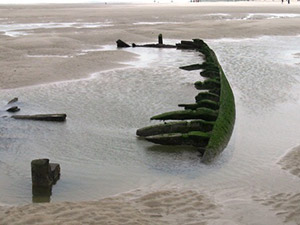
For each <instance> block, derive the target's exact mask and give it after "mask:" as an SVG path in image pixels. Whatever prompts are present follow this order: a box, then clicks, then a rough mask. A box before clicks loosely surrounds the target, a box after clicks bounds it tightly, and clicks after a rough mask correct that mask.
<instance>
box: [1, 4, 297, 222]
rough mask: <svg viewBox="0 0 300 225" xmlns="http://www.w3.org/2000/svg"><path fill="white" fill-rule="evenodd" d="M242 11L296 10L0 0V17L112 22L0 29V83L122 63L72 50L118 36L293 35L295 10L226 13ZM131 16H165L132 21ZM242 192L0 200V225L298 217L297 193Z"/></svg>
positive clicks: (67, 75) (292, 156)
mask: <svg viewBox="0 0 300 225" xmlns="http://www.w3.org/2000/svg"><path fill="white" fill-rule="evenodd" d="M248 13H263V14H265V13H269V14H270V13H272V14H286V13H293V14H299V13H300V4H299V3H296V2H294V1H292V4H291V5H287V4H286V3H285V4H284V5H282V4H281V3H280V2H242V3H235V2H234V3H200V4H186V5H162V4H161V5H158V4H155V5H147V6H144V5H143V6H142V5H102V4H99V5H55V6H53V5H39V6H38V5H37V6H0V15H1V16H0V17H1V18H0V19H1V20H0V22H3V21H8V22H13V23H18V24H23V23H47V22H56V23H66V22H74V21H77V22H78V23H97V22H109V23H111V25H112V26H107V27H102V28H86V29H85V28H81V29H79V28H72V27H71V28H70V27H69V28H54V29H42V28H40V29H35V30H30V31H27V32H29V33H30V34H29V35H25V36H19V37H10V36H7V35H4V34H3V33H2V35H0V59H1V60H0V68H1V71H0V81H1V83H0V88H2V89H3V88H18V87H22V86H27V85H36V84H41V83H48V82H55V81H61V80H68V79H79V78H85V77H89V76H90V74H91V73H94V72H97V71H101V70H107V69H111V68H116V67H118V66H124V62H127V61H130V60H134V58H135V57H136V56H135V55H133V54H129V53H128V52H124V51H96V52H93V53H89V54H87V55H82V54H80V53H82V50H84V49H96V48H99V46H101V45H104V44H110V45H112V44H114V43H115V40H116V39H118V38H121V39H123V40H124V41H127V42H129V43H131V42H150V41H155V40H156V36H157V34H159V33H163V35H164V37H165V38H168V39H191V38H203V39H214V38H246V37H257V36H262V35H299V30H300V18H299V17H295V18H293V17H291V18H281V19H264V18H258V19H248V20H243V19H232V18H233V17H237V18H240V17H242V16H244V15H247V14H248ZM204 14H213V15H205V16H204ZM223 14H231V16H230V17H229V18H231V19H229V20H225V19H224V18H221V17H222V15H223ZM218 17H220V18H219V19H218ZM137 22H165V23H158V24H154V25H147V24H144V25H142V24H140V25H133V24H134V23H137ZM168 22H176V23H169V24H168ZM28 55H30V56H40V55H44V56H47V57H28ZM51 56H52V57H51ZM58 56H60V57H58ZM297 159H299V147H298V148H295V149H294V150H293V151H292V152H291V153H289V154H287V155H286V156H285V157H284V158H283V159H282V160H281V161H280V162H279V163H280V165H282V167H283V169H287V170H288V171H290V172H291V173H292V174H294V175H296V176H298V177H299V171H300V167H299V161H298V160H297ZM274 167H276V165H275V163H274ZM298 177H295V178H296V179H298ZM243 191H244V192H247V191H246V190H243ZM248 196H251V197H248V198H244V197H243V198H236V199H233V198H232V194H231V195H230V194H228V195H226V194H225V196H223V197H222V198H219V199H218V197H217V196H214V195H213V194H212V193H209V192H208V193H205V192H204V191H203V192H202V191H201V192H199V191H192V190H181V189H167V190H152V191H149V193H144V192H142V191H139V190H135V191H132V192H131V193H123V194H120V195H117V196H112V197H110V198H105V199H102V200H98V201H93V202H78V203H70V202H65V203H51V204H29V205H24V206H1V207H0V224H1V225H2V224H3V225H5V224H9V225H10V224H72V225H73V224H201V225H203V224H228V225H229V224H230V225H232V224H261V225H262V224H272V225H274V224H283V223H285V224H300V217H299V215H300V209H299V205H300V204H299V202H300V193H272V194H269V193H261V194H260V195H254V194H253V193H250V194H249V195H248Z"/></svg>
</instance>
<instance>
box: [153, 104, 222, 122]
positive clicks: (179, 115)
mask: <svg viewBox="0 0 300 225" xmlns="http://www.w3.org/2000/svg"><path fill="white" fill-rule="evenodd" d="M217 117H218V111H216V110H212V109H208V108H204V107H203V108H198V109H196V110H178V111H171V112H166V113H162V114H159V115H156V116H153V117H151V120H191V119H202V120H207V121H215V120H216V119H217Z"/></svg>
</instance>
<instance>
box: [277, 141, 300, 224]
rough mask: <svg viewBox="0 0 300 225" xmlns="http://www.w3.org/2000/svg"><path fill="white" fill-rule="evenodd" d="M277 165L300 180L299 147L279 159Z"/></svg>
mask: <svg viewBox="0 0 300 225" xmlns="http://www.w3.org/2000/svg"><path fill="white" fill-rule="evenodd" d="M278 164H279V165H281V167H282V169H284V170H288V171H289V172H290V173H291V174H293V175H295V176H297V177H299V178H300V145H299V146H297V147H295V148H293V149H292V150H291V151H289V152H288V153H287V154H286V155H285V156H284V157H283V158H282V159H280V161H279V162H278ZM299 205H300V203H299ZM299 221H300V220H299Z"/></svg>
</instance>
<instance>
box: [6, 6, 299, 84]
mask: <svg viewBox="0 0 300 225" xmlns="http://www.w3.org/2000/svg"><path fill="white" fill-rule="evenodd" d="M279 3H280V2H256V1H254V2H208V3H206V2H203V3H202V2H200V3H199V4H198V3H187V4H179V5H177V4H175V5H173V4H150V5H135V4H121V5H118V4H116V5H104V4H103V5H102V4H79V5H78V4H74V5H72V4H69V5H65V4H62V5H58V6H56V5H51V4H49V5H35V6H34V7H32V6H28V5H10V6H3V5H0V12H1V15H2V18H3V20H0V28H1V24H7V23H13V24H21V25H22V24H27V23H29V24H33V23H36V24H39V23H40V26H41V27H38V26H37V27H36V28H34V27H33V28H32V29H29V30H27V28H26V30H25V31H26V32H27V33H25V34H17V35H19V36H17V37H8V36H6V35H4V34H3V33H2V34H1V35H0V46H2V47H1V52H2V53H1V55H0V58H1V59H2V60H1V62H0V67H1V68H2V71H1V72H0V81H1V83H0V88H4V89H9V88H17V87H23V86H31V85H36V84H41V83H52V82H56V81H63V80H72V79H74V78H75V79H80V78H85V77H87V76H88V74H91V73H95V72H99V71H103V70H106V69H113V68H116V67H118V66H122V65H119V64H120V63H121V64H122V62H123V60H124V59H125V61H127V60H128V59H129V60H130V58H131V59H133V58H134V56H133V55H130V54H128V53H126V52H121V53H120V52H119V51H115V52H110V53H109V54H107V53H103V52H91V53H88V54H87V55H85V56H76V57H73V58H61V59H58V58H50V57H49V58H38V57H37V58H34V59H33V58H30V57H26V55H76V52H78V51H80V50H82V49H83V50H84V49H89V48H96V46H99V45H106V44H110V45H112V44H113V43H114V42H115V41H116V40H115V39H119V38H121V39H123V40H124V41H125V42H128V43H130V42H137V43H140V42H148V43H149V42H153V40H155V41H156V38H157V35H158V34H159V33H163V36H164V38H165V39H177V40H178V39H180V40H184V39H191V38H201V39H204V40H208V39H222V38H237V39H242V38H257V37H260V36H295V35H299V32H298V30H300V4H297V5H293V7H284V6H282V5H281V3H280V5H279ZM83 5H85V6H86V7H82V6H83ZM93 6H94V7H93ZM224 6H225V7H224ZM56 7H58V9H56ZM123 7H124V8H123ZM120 9H122V11H124V12H125V13H129V14H130V16H128V18H122V17H120V16H119V15H122V13H123V12H119V10H120ZM154 9H155V10H154ZM153 10H154V11H153ZM224 13H225V14H224ZM251 13H252V14H253V13H254V14H253V15H252V16H254V17H253V18H247V15H248V14H251ZM255 13H258V14H257V16H256V15H255ZM152 14H153V15H152ZM268 14H270V15H269V17H270V16H272V15H273V14H274V15H277V16H278V15H279V16H280V15H283V17H282V18H280V17H279V18H273V19H268ZM291 14H294V15H296V16H288V15H291ZM298 14H299V16H297V15H298ZM166 15H168V16H166ZM262 15H266V17H264V16H263V17H261V16H262ZM136 18H138V19H136ZM49 22H51V23H54V24H56V26H55V27H53V28H51V27H48V28H43V27H42V26H43V24H47V23H49ZM71 22H73V23H79V24H80V27H79V28H76V26H75V27H72V26H73V25H71ZM107 22H108V23H109V26H106V27H101V26H102V25H101V23H104V24H105V23H107ZM136 22H146V23H144V24H138V25H134V23H136ZM149 22H150V24H147V23H149ZM152 22H153V24H151V23H152ZM174 22H178V24H176V23H174ZM64 23H70V24H69V25H67V27H63V26H66V25H64ZM99 23H100V24H99ZM172 23H173V24H172ZM60 24H61V25H60ZM85 26H86V27H85ZM93 26H98V27H93ZM266 27H267V29H266ZM42 28H43V29H42ZM5 29H7V28H5ZM14 29H18V28H14ZM20 29H21V30H16V31H18V32H19V31H22V29H23V28H22V27H20ZM12 31H14V30H12ZM162 31H163V32H162ZM2 32H3V31H2ZM33 43H34V44H33ZM41 65H42V66H41Z"/></svg>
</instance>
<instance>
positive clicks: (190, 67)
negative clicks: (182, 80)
mask: <svg viewBox="0 0 300 225" xmlns="http://www.w3.org/2000/svg"><path fill="white" fill-rule="evenodd" d="M179 69H182V70H187V71H191V70H201V69H202V66H201V64H192V65H188V66H181V67H179Z"/></svg>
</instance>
